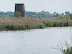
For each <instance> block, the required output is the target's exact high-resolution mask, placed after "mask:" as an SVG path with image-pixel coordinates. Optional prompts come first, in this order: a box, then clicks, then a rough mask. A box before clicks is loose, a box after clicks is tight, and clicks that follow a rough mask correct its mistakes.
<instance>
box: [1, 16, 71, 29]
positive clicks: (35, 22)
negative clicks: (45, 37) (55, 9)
mask: <svg viewBox="0 0 72 54" xmlns="http://www.w3.org/2000/svg"><path fill="white" fill-rule="evenodd" d="M67 26H72V20H70V19H57V18H54V19H50V18H48V19H39V18H37V19H35V18H27V17H25V18H16V17H14V18H6V17H5V18H0V30H27V29H42V28H45V27H67Z"/></svg>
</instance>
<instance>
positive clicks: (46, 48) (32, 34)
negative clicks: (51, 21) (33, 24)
mask: <svg viewBox="0 0 72 54" xmlns="http://www.w3.org/2000/svg"><path fill="white" fill-rule="evenodd" d="M71 36H72V27H51V28H45V29H32V30H25V31H1V32H0V54H61V51H60V50H57V49H59V47H58V46H57V44H58V45H59V46H61V45H62V46H63V47H65V44H64V43H65V41H66V42H68V44H71ZM55 48H57V49H55Z"/></svg>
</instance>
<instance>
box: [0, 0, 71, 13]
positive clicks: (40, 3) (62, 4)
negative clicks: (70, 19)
mask: <svg viewBox="0 0 72 54" xmlns="http://www.w3.org/2000/svg"><path fill="white" fill-rule="evenodd" d="M15 3H24V4H25V10H26V11H32V12H40V11H47V12H51V13H53V12H55V11H56V12H58V13H62V12H65V11H70V12H72V0H0V11H4V12H7V11H12V12H14V10H15Z"/></svg>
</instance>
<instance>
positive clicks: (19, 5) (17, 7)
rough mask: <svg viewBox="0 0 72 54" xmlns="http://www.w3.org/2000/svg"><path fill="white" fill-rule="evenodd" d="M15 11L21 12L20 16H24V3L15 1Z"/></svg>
mask: <svg viewBox="0 0 72 54" xmlns="http://www.w3.org/2000/svg"><path fill="white" fill-rule="evenodd" d="M15 12H19V13H21V16H22V17H25V16H26V14H25V6H24V3H16V4H15Z"/></svg>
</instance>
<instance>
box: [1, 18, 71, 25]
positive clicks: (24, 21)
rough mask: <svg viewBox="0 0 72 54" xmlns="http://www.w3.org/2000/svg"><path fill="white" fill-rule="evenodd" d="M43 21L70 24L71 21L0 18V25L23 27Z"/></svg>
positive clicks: (65, 19) (66, 19) (64, 19)
mask: <svg viewBox="0 0 72 54" xmlns="http://www.w3.org/2000/svg"><path fill="white" fill-rule="evenodd" d="M43 21H47V22H72V20H71V19H68V18H63V19H62V18H45V19H39V18H29V17H21V18H17V17H4V18H1V17H0V24H11V25H23V24H42V23H43Z"/></svg>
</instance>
